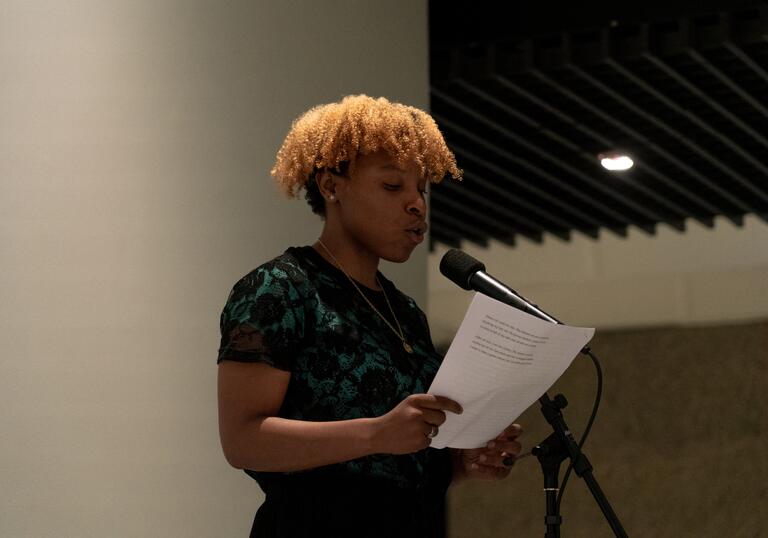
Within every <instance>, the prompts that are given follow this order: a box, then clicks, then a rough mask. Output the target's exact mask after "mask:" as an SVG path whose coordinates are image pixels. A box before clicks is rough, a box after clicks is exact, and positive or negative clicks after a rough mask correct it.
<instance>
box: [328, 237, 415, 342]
mask: <svg viewBox="0 0 768 538" xmlns="http://www.w3.org/2000/svg"><path fill="white" fill-rule="evenodd" d="M317 242H318V243H319V244H320V246H321V247H323V250H325V252H326V253H327V254H328V256H330V257H331V259H332V260H333V261H334V262H335V263H336V265H338V266H339V269H341V272H342V273H344V276H346V277H347V278H348V279H349V281H350V282H351V283H352V285H353V286H354V287H355V289H356V290H357V293H359V294H360V295H362V296H363V299H365V302H366V303H368V306H370V307H371V309H372V310H373V311H374V312H376V313H377V314H378V315H379V317H380V318H381V319H382V320H384V323H386V324H387V327H389V328H390V329H392V332H393V333H395V335H396V336H397V337H398V338H399V339H400V341H401V342H402V343H403V349H405V351H406V352H407V353H413V347H411V345H410V344H409V343H408V342H406V341H405V335H404V334H403V329H402V328H401V327H400V322H399V321H398V320H397V316H396V315H395V311H394V310H393V309H392V305H391V304H390V302H389V297H387V292H386V290H385V289H384V286H382V285H381V282H379V277H378V276H377V277H376V284H377V285H378V286H379V287H380V288H381V291H382V292H383V293H384V300H385V301H387V306H388V307H389V311H390V312H391V313H392V319H394V320H395V323H396V324H397V330H395V328H394V327H393V326H392V324H391V323H390V322H389V321H388V320H387V318H385V317H384V316H383V315H382V314H381V312H379V310H378V309H377V308H376V307H375V306H373V303H372V302H371V301H370V299H368V297H367V296H366V295H365V293H363V290H361V289H360V288H358V287H357V284H356V283H355V280H354V279H353V278H352V277H351V276H349V274H347V272H346V271H345V270H344V267H343V266H342V265H341V262H340V261H339V260H337V259H336V256H334V255H333V254H332V253H331V251H330V250H328V247H326V246H325V244H323V242H322V241H320V239H318V240H317Z"/></svg>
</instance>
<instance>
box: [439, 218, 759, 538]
mask: <svg viewBox="0 0 768 538" xmlns="http://www.w3.org/2000/svg"><path fill="white" fill-rule="evenodd" d="M445 250H446V249H445V248H440V249H438V250H437V251H435V252H434V253H432V254H431V255H430V261H429V264H428V267H429V285H430V303H429V307H430V308H429V313H430V322H431V324H432V330H433V331H432V332H433V334H434V335H435V339H436V340H437V341H438V342H441V343H442V344H443V347H446V346H447V343H448V342H450V339H451V338H452V336H453V333H454V332H455V330H456V328H457V327H458V325H459V324H460V322H461V319H462V317H463V313H464V310H465V309H466V306H467V304H468V302H469V300H470V298H471V296H472V293H471V292H467V291H464V290H461V289H460V288H458V287H456V286H455V285H454V284H452V283H451V282H450V281H448V280H447V279H445V278H444V277H442V276H441V275H440V274H439V272H438V270H437V267H438V264H439V259H440V257H441V256H442V254H443V253H444V252H445ZM465 250H466V251H467V252H469V253H470V254H472V255H473V256H475V257H476V258H478V259H480V260H482V261H483V262H485V265H486V267H487V269H488V272H489V273H490V274H491V275H494V276H496V277H497V278H498V279H499V280H501V281H503V282H506V283H508V284H509V285H510V286H512V287H514V288H515V289H517V290H518V291H519V292H520V293H522V294H523V295H524V296H526V297H528V298H530V299H531V300H532V301H534V302H536V303H537V304H539V305H540V306H541V307H542V308H543V309H544V310H546V311H548V312H549V313H551V314H552V315H554V316H556V317H558V318H559V319H562V320H564V321H566V322H569V323H570V324H572V325H580V326H589V327H596V328H597V332H596V336H595V338H594V339H593V341H592V343H591V344H590V345H591V347H592V349H593V350H594V351H595V353H596V354H597V355H598V356H599V357H600V359H601V361H602V367H603V372H604V379H605V386H604V396H603V400H602V403H601V407H600V411H599V413H598V416H597V421H596V423H595V427H594V429H593V431H592V434H591V435H590V438H589V440H588V442H587V444H586V447H585V451H586V453H587V455H588V457H589V459H590V460H591V462H592V464H593V466H594V468H595V477H596V478H597V479H598V480H599V482H600V485H601V487H602V488H603V490H604V491H605V493H606V495H607V496H608V499H609V500H610V502H611V503H612V505H613V508H614V509H615V511H616V512H617V514H618V515H619V517H620V518H621V521H622V523H623V524H624V527H625V529H626V531H627V533H628V535H629V536H654V537H657V538H666V537H669V538H673V537H678V536H733V537H744V538H748V537H753V536H762V535H763V531H762V529H763V526H764V517H762V516H761V514H762V507H763V506H764V505H765V503H766V500H767V499H768V491H767V490H766V488H765V484H764V477H765V476H766V472H768V469H766V465H765V464H764V463H763V462H762V460H760V458H757V460H760V461H756V459H755V458H753V457H751V455H753V454H760V453H762V451H763V450H764V449H763V445H764V444H765V436H766V433H768V421H767V420H766V415H765V413H764V412H763V411H762V410H763V409H764V408H765V405H766V396H765V390H764V385H765V379H766V370H768V352H766V349H768V226H767V225H766V224H765V222H764V221H762V220H759V219H758V218H756V217H754V216H749V217H747V218H746V219H745V225H744V227H743V228H737V227H734V226H733V225H732V224H730V223H729V222H727V221H725V220H724V219H717V221H716V225H715V227H714V229H705V228H702V227H701V226H699V225H698V224H696V223H690V222H689V223H688V231H687V232H686V233H685V234H679V233H677V232H675V231H672V230H670V229H668V228H666V227H663V226H662V227H659V230H658V234H657V236H655V237H649V236H646V235H644V234H641V233H640V232H638V231H637V230H633V231H632V232H631V233H630V235H629V237H628V238H627V239H620V238H616V237H614V236H611V235H607V234H603V235H602V236H601V238H600V240H599V241H592V240H590V239H586V238H583V237H574V239H573V241H572V242H570V243H563V242H560V241H558V240H555V239H552V238H547V240H546V241H545V243H544V245H534V244H531V243H528V242H526V241H524V240H521V242H520V244H519V245H518V246H517V247H515V248H512V249H509V248H504V247H502V246H499V245H496V244H493V245H491V247H490V248H489V249H482V248H476V247H474V246H472V245H466V246H465ZM558 392H562V393H564V394H565V395H566V396H567V398H568V400H569V402H570V404H569V406H568V407H567V408H566V410H565V412H564V414H565V417H566V419H567V421H568V424H569V426H570V427H571V429H572V430H573V431H574V433H575V435H576V436H577V437H580V435H581V432H582V431H583V429H584V425H585V424H586V421H587V417H588V414H589V412H590V410H591V408H592V403H593V399H594V393H595V374H594V369H593V367H592V364H591V363H590V361H589V359H587V358H585V357H583V356H580V357H577V358H576V359H575V360H574V363H573V364H572V365H571V367H570V368H569V369H568V370H567V371H566V373H565V374H564V375H563V377H562V378H561V379H560V380H559V381H558V382H557V383H556V384H555V386H554V387H553V388H552V389H550V391H549V393H550V395H551V396H554V395H555V394H556V393H558ZM510 420H512V417H510ZM516 420H517V422H519V423H521V424H522V425H523V427H524V429H525V434H524V435H523V436H522V437H521V442H522V444H523V448H524V450H530V449H531V448H532V447H533V446H535V445H536V444H537V443H539V442H541V441H542V440H544V439H545V438H546V437H547V435H548V434H549V433H551V429H550V428H549V426H548V425H547V424H546V422H545V421H544V419H543V417H542V416H541V413H540V411H539V406H538V405H537V404H535V405H533V406H531V408H529V409H528V410H527V411H526V412H525V413H523V415H522V416H521V417H519V418H518V419H516ZM541 488H542V472H541V470H540V467H539V464H538V462H537V461H536V459H535V458H528V459H524V460H521V461H520V462H518V464H517V465H516V466H515V468H514V469H513V471H512V473H511V475H510V477H509V478H508V479H507V480H505V481H502V482H498V483H481V482H478V483H467V484H464V485H459V486H457V487H455V488H453V489H452V491H451V494H450V523H449V528H450V531H451V532H450V536H455V537H456V538H459V537H463V536H470V535H471V536H473V537H475V538H486V537H487V538H491V537H493V538H496V537H503V536H510V535H516V536H537V535H539V536H540V535H542V534H543V533H544V532H545V527H544V523H543V521H544V515H545V509H544V507H545V505H544V494H543V493H542V490H541ZM562 515H563V516H564V520H563V528H562V534H563V536H572V537H574V538H576V537H585V538H586V537H590V538H593V537H595V538H596V537H606V538H607V537H610V536H613V533H612V532H611V529H610V528H609V527H608V525H607V523H606V522H605V520H604V518H603V516H602V514H601V512H600V510H599V509H598V507H597V505H596V504H595V502H594V500H593V499H592V497H591V495H590V493H589V490H588V489H587V487H586V485H585V484H584V482H583V481H581V480H579V479H578V478H576V477H574V476H572V477H571V479H570V483H569V485H568V487H567V494H566V496H565V500H564V502H563V505H562Z"/></svg>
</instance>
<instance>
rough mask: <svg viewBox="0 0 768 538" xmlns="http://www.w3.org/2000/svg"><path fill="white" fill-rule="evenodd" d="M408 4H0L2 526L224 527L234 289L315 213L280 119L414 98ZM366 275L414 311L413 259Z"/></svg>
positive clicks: (418, 69)
mask: <svg viewBox="0 0 768 538" xmlns="http://www.w3.org/2000/svg"><path fill="white" fill-rule="evenodd" d="M427 72H428V70H427V35H426V2H424V1H423V0H419V1H416V2H414V1H411V0H397V1H392V0H387V1H374V2H369V1H362V0H358V1H353V0H323V2H315V1H312V0H301V1H298V0H296V1H277V0H275V1H266V0H262V1H237V2H223V3H222V2H215V1H204V2H203V1H180V0H169V1H164V2H152V1H146V0H144V1H131V2H100V1H95V0H87V1H83V0H80V1H73V2H54V1H51V2H45V1H32V2H30V1H26V0H18V1H13V0H11V1H4V2H2V3H0V77H1V80H2V82H0V118H2V119H1V120H0V342H2V346H0V409H2V413H0V432H2V439H3V441H2V442H1V443H0V484H2V487H0V536H13V537H25V536H30V537H31V536H34V537H45V536H57V537H62V536H73V537H87V536H124V537H130V536H136V537H146V536H200V537H203V536H206V537H207V536H243V535H246V534H247V530H248V528H249V527H250V520H251V518H252V516H253V512H254V511H255V509H256V507H257V506H258V505H259V504H260V501H261V493H260V491H259V490H258V488H257V487H256V485H255V483H253V482H252V481H251V480H250V479H249V478H247V477H246V476H245V475H244V474H242V473H240V472H238V471H235V470H233V469H231V468H229V467H228V466H227V464H226V463H225V461H224V458H223V456H222V454H221V450H220V447H219V441H218V430H217V424H216V395H215V379H216V366H215V354H216V350H217V346H218V325H217V324H218V315H219V312H220V310H221V307H222V306H223V304H224V301H225V299H226V297H227V294H228V292H229V289H230V287H231V286H232V284H233V283H234V282H235V281H236V280H237V279H238V278H239V277H240V276H241V275H243V274H245V273H246V272H248V271H249V270H250V269H252V268H253V267H255V266H256V265H257V264H259V263H261V262H262V261H265V260H266V259H268V258H270V257H272V256H274V255H276V254H278V253H280V252H282V250H283V249H284V248H285V247H286V246H288V245H291V244H293V245H297V244H306V243H308V242H310V241H312V240H313V239H314V238H315V237H316V236H317V234H318V233H319V229H320V221H319V219H317V218H316V217H315V216H314V215H312V214H311V213H310V211H309V208H308V207H307V206H306V205H305V204H304V203H303V202H289V201H284V200H281V199H280V197H279V195H278V194H277V192H276V189H274V188H273V186H272V184H271V181H270V179H269V175H268V174H269V169H270V167H271V165H272V162H273V157H274V154H275V152H276V150H277V148H278V147H279V144H280V142H281V141H282V138H283V136H284V135H285V133H286V132H287V130H288V128H289V126H290V122H291V120H292V119H293V118H295V117H296V116H297V115H298V114H300V113H301V112H303V111H304V110H305V109H307V108H308V107H310V106H312V105H314V104H318V103H322V102H328V101H332V100H336V99H338V98H339V97H341V96H342V95H344V94H348V93H359V92H365V93H368V94H371V95H384V96H387V97H389V98H391V99H395V100H399V101H402V102H407V103H409V104H413V105H416V106H421V107H426V105H427V103H428V88H427ZM414 258H415V259H413V260H412V261H411V262H410V263H409V264H406V265H405V266H402V267H399V268H397V270H392V268H385V272H387V274H389V275H390V276H391V277H393V278H394V279H395V280H397V281H398V282H400V283H402V284H403V287H404V289H405V290H406V291H408V292H410V293H411V294H413V295H414V296H416V297H417V298H418V299H419V300H420V301H421V302H422V303H423V301H424V299H425V297H426V294H425V278H426V277H425V271H424V265H425V260H426V252H425V249H424V248H422V250H421V251H420V252H419V253H418V254H416V255H415V256H414Z"/></svg>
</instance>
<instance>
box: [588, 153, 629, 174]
mask: <svg viewBox="0 0 768 538" xmlns="http://www.w3.org/2000/svg"><path fill="white" fill-rule="evenodd" d="M597 158H598V159H600V164H602V165H603V168H605V169H606V170H610V171H611V172H621V171H623V170H629V169H630V168H632V166H633V165H634V164H635V163H634V161H632V159H631V158H630V157H629V155H627V154H625V153H601V154H600V155H598V156H597Z"/></svg>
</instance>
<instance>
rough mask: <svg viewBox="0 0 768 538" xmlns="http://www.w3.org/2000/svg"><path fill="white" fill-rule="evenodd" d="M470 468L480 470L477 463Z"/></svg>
mask: <svg viewBox="0 0 768 538" xmlns="http://www.w3.org/2000/svg"><path fill="white" fill-rule="evenodd" d="M470 467H471V468H472V469H477V468H478V465H477V463H473V464H472V465H470Z"/></svg>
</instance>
